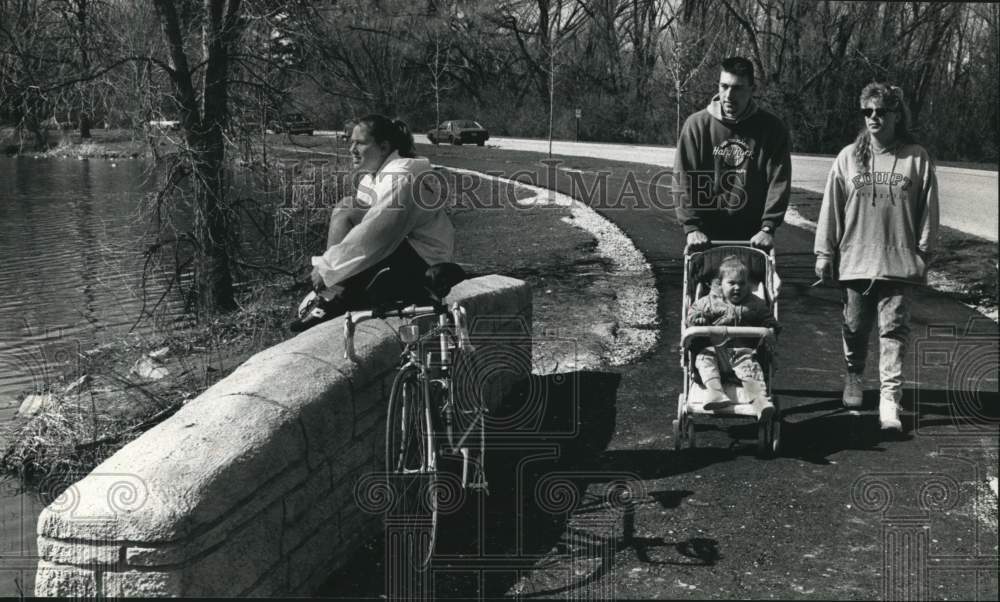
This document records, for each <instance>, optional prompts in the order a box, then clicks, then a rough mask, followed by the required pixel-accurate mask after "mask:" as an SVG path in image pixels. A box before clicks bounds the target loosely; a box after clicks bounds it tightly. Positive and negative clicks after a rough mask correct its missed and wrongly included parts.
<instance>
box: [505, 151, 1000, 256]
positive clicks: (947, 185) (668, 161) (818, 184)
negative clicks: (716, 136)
mask: <svg viewBox="0 0 1000 602" xmlns="http://www.w3.org/2000/svg"><path fill="white" fill-rule="evenodd" d="M489 144H490V145H496V146H498V147H500V148H503V149H511V150H522V151H534V152H542V153H547V152H548V147H549V143H548V141H547V140H533V139H526V138H490V141H489ZM552 152H553V153H555V154H562V155H572V156H581V157H595V158H600V159H610V160H617V161H634V162H637V163H649V164H651V165H659V166H664V167H673V165H674V149H673V148H671V147H667V146H640V145H626V144H605V143H596V142H564V141H553V143H552ZM833 159H834V157H831V156H817V155H792V173H793V180H794V184H795V186H796V187H799V188H804V189H806V190H811V191H814V192H823V187H824V186H825V184H826V176H827V174H829V173H830V166H831V165H832V164H833ZM937 173H938V181H939V186H940V189H941V190H940V198H941V221H942V223H943V224H944V225H946V226H949V227H952V228H955V229H957V230H961V231H962V232H966V233H968V234H974V235H976V236H979V237H982V238H986V239H988V240H993V241H995V240H997V205H998V203H997V194H998V192H997V172H996V171H984V170H977V169H963V168H957V167H938V169H937Z"/></svg>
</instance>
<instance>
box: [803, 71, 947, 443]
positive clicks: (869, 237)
mask: <svg viewBox="0 0 1000 602" xmlns="http://www.w3.org/2000/svg"><path fill="white" fill-rule="evenodd" d="M861 114H862V115H863V116H864V120H865V127H864V129H862V130H861V132H860V133H859V134H858V137H857V139H856V140H855V141H854V142H853V143H852V144H849V145H848V146H847V147H845V148H844V149H843V150H842V151H840V154H839V155H838V156H837V160H836V161H835V162H834V164H833V168H832V169H831V170H830V176H829V178H828V179H827V183H826V190H825V192H824V194H823V206H822V208H821V209H820V215H819V221H818V224H817V229H816V242H815V246H814V251H815V253H816V275H817V276H818V277H819V278H820V279H822V280H824V281H832V280H836V281H838V282H839V283H840V285H841V287H842V288H843V293H844V295H843V298H844V326H843V337H844V358H845V360H846V363H847V375H846V377H845V381H844V395H843V403H844V406H845V407H848V408H857V407H860V406H861V400H862V391H863V379H862V374H863V373H864V369H865V359H866V357H867V355H868V335H869V333H870V331H871V328H872V326H873V323H874V322H875V319H876V318H877V319H878V328H879V352H880V353H879V356H880V359H879V377H880V380H881V391H880V395H879V422H880V424H881V427H882V429H884V430H895V431H901V430H902V424H901V422H900V420H899V402H900V399H901V398H902V385H903V376H902V373H903V357H904V355H905V353H906V346H907V341H908V338H909V333H910V310H909V305H910V291H911V289H912V287H913V286H914V285H920V284H923V283H924V282H926V278H927V264H928V262H929V261H930V257H931V254H932V253H933V251H934V245H935V242H936V240H937V232H938V226H939V220H938V193H937V178H936V177H935V175H934V163H933V162H932V161H931V158H930V156H929V155H928V154H927V151H926V150H925V149H924V148H923V147H922V146H920V145H919V144H916V143H915V142H914V141H913V138H912V136H911V135H910V131H909V127H910V123H909V121H910V120H909V111H908V109H907V107H906V104H905V103H904V101H903V92H902V90H900V89H899V88H898V87H896V86H891V85H889V84H885V83H871V84H868V85H867V86H865V88H864V89H863V90H862V91H861Z"/></svg>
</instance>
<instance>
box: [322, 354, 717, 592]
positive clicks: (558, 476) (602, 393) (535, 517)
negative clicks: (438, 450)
mask: <svg viewBox="0 0 1000 602" xmlns="http://www.w3.org/2000/svg"><path fill="white" fill-rule="evenodd" d="M620 380H621V377H620V375H618V374H614V373H605V372H573V373H566V374H553V375H546V376H534V375H533V376H532V377H531V378H530V379H528V380H527V381H526V382H524V383H522V386H520V387H518V388H517V389H516V390H515V391H514V392H513V393H512V394H511V395H510V396H509V397H508V399H507V400H506V401H505V402H504V403H503V404H502V405H501V406H500V407H499V408H498V409H497V410H495V411H494V412H493V413H492V415H491V417H490V420H489V422H488V424H487V435H486V437H487V450H486V463H485V464H486V476H487V478H488V480H489V494H488V495H483V494H478V493H475V492H471V491H465V492H464V499H463V500H462V502H461V504H460V505H459V506H458V507H457V509H456V510H455V511H453V512H449V513H447V514H445V513H443V512H442V513H441V515H440V517H439V523H438V539H437V544H436V552H435V559H434V562H433V564H432V566H431V567H430V569H428V570H429V571H431V573H430V574H429V575H426V576H425V577H424V582H425V583H429V584H430V588H429V589H427V588H425V589H423V590H422V591H421V592H419V593H418V594H416V595H417V596H418V597H424V598H427V599H436V598H447V597H455V596H462V597H465V596H473V595H475V596H482V597H496V596H503V595H504V594H506V593H507V592H508V591H509V590H511V588H513V587H515V586H516V584H517V582H518V580H519V579H520V577H521V575H522V574H524V573H525V572H527V571H529V570H532V571H537V570H538V567H537V566H536V565H537V563H539V562H543V561H544V560H545V559H546V558H547V557H550V556H551V555H552V553H553V551H555V552H556V555H557V556H558V555H559V551H560V550H563V551H566V552H570V550H569V548H568V547H567V546H576V545H588V544H587V543H586V542H585V541H583V540H582V539H579V538H573V537H571V538H570V539H572V540H574V541H572V542H569V543H567V541H565V537H564V534H565V533H566V532H567V531H570V532H571V531H572V530H571V529H568V525H567V520H568V518H569V517H570V516H571V515H574V516H575V515H577V514H581V513H582V514H584V515H586V514H587V512H588V511H589V510H590V509H591V508H593V509H597V508H598V507H600V506H601V505H602V504H604V502H605V499H602V497H603V498H608V497H611V496H615V495H624V496H625V497H627V496H628V495H629V494H628V493H624V494H623V493H622V492H623V491H625V492H627V491H628V487H627V483H628V482H630V481H633V480H635V478H636V474H635V471H634V468H631V469H630V468H625V467H623V468H624V470H619V469H618V466H619V464H618V463H617V462H615V463H614V465H613V466H611V467H609V468H604V467H602V466H601V463H600V462H599V458H601V454H602V452H604V450H605V448H606V447H607V445H608V442H609V441H610V440H611V438H612V436H613V435H614V432H615V412H616V409H615V402H616V399H617V390H618V386H619V382H620ZM441 465H442V467H444V469H445V470H448V468H447V467H448V466H453V467H455V466H458V465H460V464H459V463H457V462H448V461H447V460H444V461H442V462H441ZM595 484H596V488H595ZM593 489H596V490H598V491H599V493H598V494H595V493H594V492H593V491H592V490H593ZM685 494H686V492H681V493H679V494H678V495H681V496H683V495H685ZM663 499H664V500H667V501H669V500H670V499H672V498H671V494H666V495H665V497H664V498H663ZM604 505H606V504H604ZM616 520H617V524H618V525H620V524H621V519H620V517H619V518H618V519H616ZM383 540H384V534H383V533H378V534H376V535H374V536H373V537H371V538H370V539H369V540H368V541H367V542H366V543H365V544H364V545H363V546H362V549H361V550H359V552H358V553H357V554H356V555H355V556H354V557H353V558H352V559H351V560H350V561H349V562H348V563H347V564H346V565H345V566H344V567H342V568H341V569H340V570H338V571H337V572H336V573H334V574H333V575H331V576H330V578H329V579H327V581H326V583H325V584H324V585H323V586H321V588H320V589H319V591H317V592H316V595H319V596H323V597H352V598H355V597H376V598H377V597H378V596H380V595H384V593H385V591H387V589H389V588H387V585H388V584H387V583H386V582H385V575H386V574H387V572H386V571H385V569H384V567H385V558H384V555H385V548H384V545H383ZM591 543H593V542H591ZM597 545H599V544H597ZM677 545H678V546H682V547H684V550H687V551H688V553H689V554H694V555H695V556H697V554H703V555H704V554H707V553H706V552H704V550H705V549H707V548H706V546H705V545H704V544H703V543H702V544H695V543H692V542H680V543H679V544H677ZM678 549H680V548H678ZM575 553H576V552H573V554H575ZM563 577H564V575H561V576H560V579H559V583H561V584H565V583H566V580H565V579H564V578H563ZM428 578H429V580H428ZM391 589H392V591H399V588H398V587H392V588H391Z"/></svg>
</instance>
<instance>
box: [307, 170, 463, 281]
mask: <svg viewBox="0 0 1000 602" xmlns="http://www.w3.org/2000/svg"><path fill="white" fill-rule="evenodd" d="M355 198H356V201H357V203H358V204H359V205H360V206H361V207H365V208H366V209H365V215H364V217H363V218H362V220H361V223H359V224H358V225H357V226H355V227H354V228H352V229H351V231H350V232H348V233H347V236H345V237H344V240H342V241H341V242H340V243H338V244H336V245H333V246H332V247H330V248H329V249H327V250H326V252H325V253H323V254H322V255H320V256H315V257H313V258H312V264H313V266H315V267H316V268H317V269H318V270H319V273H320V275H321V276H322V277H323V282H325V283H326V285H327V286H332V285H334V284H338V283H340V282H343V281H344V280H345V279H347V278H350V277H351V276H354V275H355V274H358V273H360V272H362V271H364V270H366V269H368V268H370V267H372V266H374V265H375V264H377V263H378V262H379V261H381V260H383V259H385V258H386V257H388V256H389V255H391V254H392V252H393V251H395V250H396V247H398V246H399V244H400V243H401V242H402V241H404V240H406V241H407V242H409V243H410V246H412V247H413V250H414V251H416V252H417V254H419V255H420V257H422V258H423V260H424V261H426V262H427V264H428V265H434V264H435V263H441V262H450V261H452V260H453V256H454V248H455V229H454V226H452V223H451V218H449V217H448V214H447V213H445V205H446V202H445V201H446V198H445V196H444V194H443V193H442V186H441V178H440V176H437V175H436V174H435V173H434V171H433V169H431V163H430V161H428V160H427V159H426V158H424V157H416V158H402V157H400V156H399V154H398V153H396V152H393V153H392V154H391V155H389V157H388V158H386V160H385V163H383V164H382V167H381V168H379V170H378V171H377V172H376V173H375V174H367V175H365V176H364V177H362V178H361V182H360V183H359V184H358V192H357V195H356V197H355Z"/></svg>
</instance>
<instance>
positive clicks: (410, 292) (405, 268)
mask: <svg viewBox="0 0 1000 602" xmlns="http://www.w3.org/2000/svg"><path fill="white" fill-rule="evenodd" d="M428 267H430V266H428V265H427V262H426V261H424V259H423V258H422V257H421V256H420V255H419V254H418V253H417V252H416V251H414V250H413V247H411V246H410V243H409V242H407V241H405V240H404V241H403V242H401V243H399V246H398V247H396V250H395V251H393V252H392V253H391V254H390V255H389V256H388V257H386V258H385V259H383V260H382V261H380V262H378V263H376V264H375V265H373V266H372V267H370V268H368V269H366V270H364V271H362V272H359V273H357V274H355V275H353V276H351V277H350V278H347V279H346V280H344V281H343V282H341V283H339V284H338V285H336V287H340V288H342V289H343V290H341V291H340V292H339V293H338V294H337V295H336V297H337V298H338V300H339V301H340V302H341V303H342V304H343V309H344V311H356V310H359V309H369V308H371V307H372V305H373V304H374V303H375V302H380V303H381V302H390V301H406V302H407V303H425V302H428V301H429V298H428V296H427V291H426V290H424V273H425V272H426V271H427V268H428ZM384 268H390V269H391V270H392V271H391V274H392V286H391V287H390V292H391V294H392V296H393V298H392V299H375V300H373V299H370V298H369V296H368V292H367V291H366V290H365V289H366V288H367V287H368V285H369V284H371V281H372V278H374V277H375V274H377V273H379V271H381V270H383V269H384ZM336 287H331V288H336Z"/></svg>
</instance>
